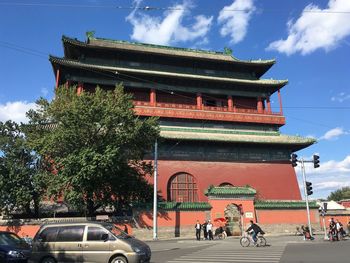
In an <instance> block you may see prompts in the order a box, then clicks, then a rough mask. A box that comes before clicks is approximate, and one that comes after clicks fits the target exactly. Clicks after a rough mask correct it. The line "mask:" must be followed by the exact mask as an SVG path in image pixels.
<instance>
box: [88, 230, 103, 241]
mask: <svg viewBox="0 0 350 263" xmlns="http://www.w3.org/2000/svg"><path fill="white" fill-rule="evenodd" d="M103 234H108V233H107V232H106V231H104V230H103V229H102V228H100V227H90V226H89V228H88V233H87V241H103V240H102V235H103Z"/></svg>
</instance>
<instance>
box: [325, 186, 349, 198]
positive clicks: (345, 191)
mask: <svg viewBox="0 0 350 263" xmlns="http://www.w3.org/2000/svg"><path fill="white" fill-rule="evenodd" d="M327 199H328V200H329V201H330V200H333V201H340V200H343V199H350V187H348V186H347V187H343V188H341V189H338V190H336V191H333V192H331V193H330V195H329V196H328V198H327Z"/></svg>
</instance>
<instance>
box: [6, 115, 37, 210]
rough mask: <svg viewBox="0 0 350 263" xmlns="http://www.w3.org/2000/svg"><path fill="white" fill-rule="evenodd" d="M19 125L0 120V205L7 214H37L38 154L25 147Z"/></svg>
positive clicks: (24, 140)
mask: <svg viewBox="0 0 350 263" xmlns="http://www.w3.org/2000/svg"><path fill="white" fill-rule="evenodd" d="M22 128H23V127H22V125H19V124H17V123H15V122H12V121H7V122H5V123H2V122H0V152H1V154H0V204H1V205H0V206H1V208H2V210H3V211H4V212H5V213H6V214H8V213H10V212H11V211H13V210H17V211H19V212H24V213H26V214H27V215H33V213H32V210H31V204H33V206H34V216H36V217H37V216H38V215H39V202H40V198H41V196H42V193H43V184H42V180H41V177H42V174H43V173H44V171H42V169H41V166H40V165H39V164H40V157H39V156H38V155H37V154H36V153H35V152H34V151H33V150H32V149H31V148H29V147H28V146H27V144H26V137H25V136H24V134H23V129H22Z"/></svg>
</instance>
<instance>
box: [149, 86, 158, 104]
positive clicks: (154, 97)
mask: <svg viewBox="0 0 350 263" xmlns="http://www.w3.org/2000/svg"><path fill="white" fill-rule="evenodd" d="M156 103H157V95H156V90H155V89H151V93H150V104H151V106H156Z"/></svg>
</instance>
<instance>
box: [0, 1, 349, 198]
mask: <svg viewBox="0 0 350 263" xmlns="http://www.w3.org/2000/svg"><path fill="white" fill-rule="evenodd" d="M349 21H350V1H349V0H324V1H322V0H318V1H313V2H312V1H307V0H299V1H295V0H285V1H278V0H260V1H258V0H255V1H253V0H236V1H233V0H217V1H211V0H192V1H190V0H187V1H186V0H174V1H160V0H158V1H156V0H154V1H147V0H144V1H118V0H114V1H113V0H85V1H82V0H75V1H68V0H66V1H64V0H62V1H59V0H50V1H45V0H37V1H32V0H27V1H20V0H12V1H6V0H0V78H1V84H0V121H5V120H7V119H12V120H15V121H18V122H19V121H25V112H26V111H27V110H28V109H29V108H31V107H33V103H34V102H35V100H36V99H38V98H39V97H40V96H43V97H45V98H48V99H51V98H52V96H53V87H54V83H55V81H54V75H53V72H52V68H51V65H50V63H49V61H48V55H49V54H52V55H55V56H63V48H62V42H61V37H62V35H67V36H69V37H76V38H78V39H80V40H82V41H84V40H85V32H86V31H91V30H94V31H95V36H96V37H102V38H110V39H118V40H128V41H137V42H146V43H154V44H162V45H172V46H178V47H190V48H198V49H207V50H215V51H223V49H224V47H230V48H231V49H232V50H233V55H234V56H235V57H237V58H239V59H248V60H249V59H259V58H261V59H271V58H275V59H276V60H277V63H276V64H275V65H274V66H273V67H272V69H271V70H270V71H269V72H268V73H267V74H266V75H264V76H263V78H274V79H288V80H289V84H288V85H287V86H285V87H284V88H283V89H282V91H281V94H282V102H283V111H284V115H285V116H286V122H287V124H286V125H285V126H284V127H282V128H281V131H282V132H283V133H285V134H290V135H296V134H298V135H301V136H308V137H310V136H311V137H314V138H316V139H317V140H318V143H317V144H315V145H313V146H311V147H309V148H307V149H305V150H302V151H299V152H298V153H297V154H298V156H299V157H304V158H306V159H311V158H312V154H314V153H318V154H319V155H320V157H321V158H320V160H321V167H320V168H319V169H314V168H313V167H312V165H311V164H310V165H307V169H306V173H307V178H308V180H309V181H311V182H313V186H314V192H315V194H314V195H313V196H312V197H313V198H317V197H327V195H328V194H329V193H330V192H331V191H333V190H335V189H338V188H341V187H343V186H350V121H349V117H348V115H349V113H350V85H349V79H348V76H350V66H349V58H350V23H349ZM272 100H273V104H272V105H273V107H274V109H275V111H278V99H277V97H276V96H274V97H273V98H272ZM296 171H297V173H298V179H300V177H301V175H300V165H299V166H298V167H297V168H296ZM286 187H288V186H286Z"/></svg>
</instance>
